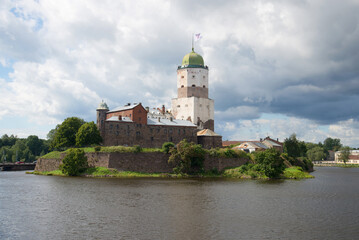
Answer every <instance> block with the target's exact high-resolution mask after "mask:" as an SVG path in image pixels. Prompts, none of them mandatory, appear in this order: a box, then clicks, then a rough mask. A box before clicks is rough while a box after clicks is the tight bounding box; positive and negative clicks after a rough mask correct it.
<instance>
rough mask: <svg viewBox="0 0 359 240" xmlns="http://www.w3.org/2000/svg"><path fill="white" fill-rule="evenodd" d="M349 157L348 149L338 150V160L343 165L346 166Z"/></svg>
mask: <svg viewBox="0 0 359 240" xmlns="http://www.w3.org/2000/svg"><path fill="white" fill-rule="evenodd" d="M349 156H350V147H342V148H341V149H340V155H339V160H340V161H343V162H344V164H347V162H348V160H349Z"/></svg>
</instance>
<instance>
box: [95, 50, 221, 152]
mask: <svg viewBox="0 0 359 240" xmlns="http://www.w3.org/2000/svg"><path fill="white" fill-rule="evenodd" d="M171 104H172V107H171V110H166V109H165V106H162V108H161V109H159V108H154V109H150V108H149V107H146V108H145V107H143V106H142V104H141V103H134V104H130V103H128V104H127V105H125V106H121V107H118V108H115V109H113V110H109V108H108V106H107V104H106V103H105V102H103V101H102V102H101V103H100V105H99V106H98V108H97V127H98V129H99V131H100V134H101V136H102V139H103V144H104V145H105V146H116V145H125V146H126V145H127V146H133V145H140V146H141V147H161V146H162V144H163V143H164V142H173V143H175V144H176V143H178V142H180V141H181V140H183V139H187V140H188V141H190V142H195V143H199V144H201V145H202V146H203V147H205V148H214V147H221V146H222V136H220V135H218V134H216V133H214V101H213V100H212V99H210V98H208V66H205V65H204V61H203V58H202V56H201V55H199V54H198V53H196V52H194V49H193V48H192V51H191V52H190V53H188V54H187V55H185V56H184V58H183V60H182V64H181V66H178V68H177V98H174V99H172V103H171Z"/></svg>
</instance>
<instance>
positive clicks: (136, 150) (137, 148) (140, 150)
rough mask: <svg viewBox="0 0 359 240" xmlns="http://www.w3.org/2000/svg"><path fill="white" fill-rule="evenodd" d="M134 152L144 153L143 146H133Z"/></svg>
mask: <svg viewBox="0 0 359 240" xmlns="http://www.w3.org/2000/svg"><path fill="white" fill-rule="evenodd" d="M133 152H134V153H140V152H142V148H141V146H139V145H135V146H133Z"/></svg>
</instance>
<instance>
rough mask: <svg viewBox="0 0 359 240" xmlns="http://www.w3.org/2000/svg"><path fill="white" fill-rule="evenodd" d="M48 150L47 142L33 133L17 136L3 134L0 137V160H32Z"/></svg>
mask: <svg viewBox="0 0 359 240" xmlns="http://www.w3.org/2000/svg"><path fill="white" fill-rule="evenodd" d="M48 152H49V142H48V141H47V140H44V139H40V138H39V137H38V136H35V135H31V136H28V137H27V138H18V137H17V136H14V135H10V136H9V135H7V134H4V135H3V136H2V137H1V138H0V156H1V159H0V160H1V162H17V161H21V162H33V161H35V160H36V158H37V157H39V156H42V155H44V154H46V153H48Z"/></svg>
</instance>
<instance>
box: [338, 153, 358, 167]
mask: <svg viewBox="0 0 359 240" xmlns="http://www.w3.org/2000/svg"><path fill="white" fill-rule="evenodd" d="M340 154H341V151H336V152H335V157H334V159H335V162H336V163H344V162H343V161H341V160H340V159H339V157H340ZM347 163H349V164H359V150H350V155H349V159H348V161H347Z"/></svg>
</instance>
